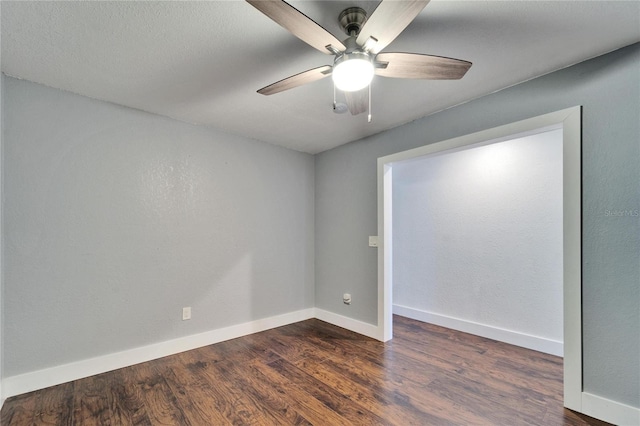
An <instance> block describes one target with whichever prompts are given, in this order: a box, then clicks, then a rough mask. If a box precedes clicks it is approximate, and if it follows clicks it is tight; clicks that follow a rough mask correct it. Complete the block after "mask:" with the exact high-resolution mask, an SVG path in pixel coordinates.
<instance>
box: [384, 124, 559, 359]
mask: <svg viewBox="0 0 640 426" xmlns="http://www.w3.org/2000/svg"><path fill="white" fill-rule="evenodd" d="M393 167H394V170H393V238H394V239H393V241H392V244H393V256H394V258H393V294H392V299H393V313H394V314H399V315H401V316H405V317H408V318H412V319H415V320H419V321H423V322H428V323H431V324H435V325H439V326H442V327H447V328H450V329H454V330H458V331H462V332H466V333H471V334H475V335H478V336H482V337H486V338H490V339H494V340H498V341H502V342H505V343H510V344H513V345H517V346H522V347H525V348H528V349H533V350H536V351H540V352H545V353H549V354H551V355H556V356H560V357H561V356H562V355H563V351H562V129H560V128H558V129H552V130H547V131H544V132H541V133H537V134H533V135H529V136H525V137H520V138H516V139H511V140H508V141H503V142H497V143H491V144H485V143H482V144H480V145H479V146H478V145H472V146H468V147H465V149H463V150H456V151H455V152H450V151H444V152H438V153H434V154H430V155H427V156H423V157H419V158H416V159H411V160H405V161H400V162H397V163H395V164H394V166H393Z"/></svg>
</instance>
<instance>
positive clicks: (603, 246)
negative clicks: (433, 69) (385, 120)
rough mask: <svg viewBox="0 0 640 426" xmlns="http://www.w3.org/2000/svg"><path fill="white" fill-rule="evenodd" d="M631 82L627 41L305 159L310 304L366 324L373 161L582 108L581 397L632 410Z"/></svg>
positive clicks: (634, 67)
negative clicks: (311, 199) (310, 218)
mask: <svg viewBox="0 0 640 426" xmlns="http://www.w3.org/2000/svg"><path fill="white" fill-rule="evenodd" d="M470 72H473V68H472V69H471V71H470ZM639 76H640V44H638V43H636V44H634V45H632V46H629V47H626V48H624V49H620V50H618V51H615V52H612V53H610V54H608V55H604V56H601V57H598V58H595V59H593V60H590V61H587V62H583V63H581V64H578V65H575V66H573V67H570V68H567V69H565V70H561V71H558V72H555V73H552V74H549V75H546V76H543V77H541V78H537V79H535V80H531V81H529V82H525V83H522V84H520V85H517V86H514V87H511V88H508V89H505V90H503V91H500V92H498V93H494V94H491V95H488V96H485V97H483V98H480V99H477V100H475V101H472V102H469V103H467V104H464V105H461V106H458V107H455V108H451V109H448V110H445V111H442V112H440V113H437V114H434V115H432V116H429V117H426V118H424V119H421V120H417V121H414V122H412V123H409V124H407V125H404V126H402V127H399V128H395V129H392V130H390V131H387V132H385V133H382V134H378V135H376V136H373V137H370V138H366V139H363V140H360V141H357V142H354V143H351V144H348V145H344V146H341V147H338V148H335V149H333V150H330V151H326V152H324V153H322V154H318V155H316V157H315V164H316V179H315V185H316V218H315V220H316V240H315V243H316V287H315V290H316V306H317V307H318V308H321V309H325V310H328V311H332V312H335V313H338V314H341V315H345V316H348V317H352V318H355V319H358V320H361V321H365V322H369V323H371V324H375V323H376V321H377V313H376V309H377V301H376V296H377V253H376V252H375V249H371V248H369V247H368V246H367V236H368V235H375V234H376V233H377V193H376V179H377V178H376V160H377V158H378V157H382V156H385V155H389V154H392V153H396V152H400V151H404V150H407V149H410V148H415V147H418V146H423V145H426V144H430V143H434V142H438V141H442V140H446V139H450V138H453V137H457V136H462V135H466V134H469V133H474V132H477V131H480V130H484V129H488V128H492V127H496V126H499V125H503V124H507V123H511V122H514V121H518V120H522V119H526V118H530V117H534V116H537V115H541V114H545V113H548V112H552V111H557V110H560V109H563V108H568V107H572V106H575V105H583V106H584V109H583V160H582V161H583V163H582V167H583V316H584V332H583V344H584V361H583V367H584V390H585V391H586V392H590V393H593V394H596V395H599V396H602V397H605V398H609V399H612V400H614V401H618V402H621V403H624V404H628V405H631V406H633V407H640V357H639V356H638V354H639V353H640V333H639V331H638V330H639V324H640V239H639V238H638V235H639V234H640V218H639V217H637V216H631V215H626V216H625V215H623V216H616V215H615V214H613V213H612V212H621V211H633V210H637V209H639V208H640V190H639V181H640V173H639V168H640V125H639V121H640V120H639V117H640V78H639ZM413 84H438V83H437V82H423V83H416V82H407V91H408V93H409V92H410V87H411V85H413ZM375 102H376V100H375V94H374V105H375ZM374 120H375V116H374ZM347 290H348V291H349V292H350V293H351V295H352V304H351V305H344V304H343V303H342V301H341V295H342V293H344V292H345V291H347Z"/></svg>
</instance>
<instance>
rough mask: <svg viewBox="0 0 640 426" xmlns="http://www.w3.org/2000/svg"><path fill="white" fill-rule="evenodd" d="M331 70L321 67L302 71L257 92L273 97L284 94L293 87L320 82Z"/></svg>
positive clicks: (328, 66) (330, 68)
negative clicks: (275, 94)
mask: <svg viewBox="0 0 640 426" xmlns="http://www.w3.org/2000/svg"><path fill="white" fill-rule="evenodd" d="M332 69H333V67H332V66H331V65H323V66H321V67H318V68H312V69H310V70H306V71H302V72H301V73H298V74H295V75H292V76H291V77H287V78H284V79H282V80H280V81H276V82H275V83H273V84H270V85H268V86H265V87H263V88H262V89H260V90H258V93H260V94H261V95H273V94H274V93H280V92H284V91H285V90H289V89H293V88H294V87H298V86H302V85H303V84H307V83H311V82H313V81H316V80H321V79H323V78H325V77H326V76H328V75H330V74H331V70H332Z"/></svg>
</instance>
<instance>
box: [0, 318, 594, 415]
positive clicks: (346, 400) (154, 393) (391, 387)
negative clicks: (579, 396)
mask: <svg viewBox="0 0 640 426" xmlns="http://www.w3.org/2000/svg"><path fill="white" fill-rule="evenodd" d="M0 415H1V416H0V421H1V423H2V425H6V426H9V425H34V424H36V425H129V424H136V425H226V424H236V425H302V424H304V425H307V424H315V425H348V424H364V425H376V424H384V425H414V424H415V425H450V424H456V425H457V424H460V425H470V424H473V425H509V426H511V425H605V424H606V423H603V422H600V421H598V420H595V419H592V418H589V417H586V416H581V415H578V414H576V413H573V412H571V411H569V410H566V409H564V408H563V407H562V359H561V358H558V357H554V356H551V355H546V354H542V353H539V352H534V351H530V350H527V349H523V348H519V347H515V346H511V345H507V344H505V343H500V342H495V341H492V340H489V339H485V338H482V337H477V336H472V335H469V334H465V333H461V332H457V331H453V330H449V329H445V328H442V327H437V326H434V325H430V324H425V323H421V322H417V321H413V320H410V319H406V318H402V317H395V318H394V339H393V340H392V341H390V342H387V343H380V342H377V341H375V340H372V339H369V338H366V337H363V336H360V335H358V334H355V333H352V332H349V331H347V330H344V329H341V328H338V327H334V326H332V325H329V324H327V323H324V322H322V321H319V320H308V321H303V322H300V323H297V324H292V325H288V326H285V327H280V328H277V329H273V330H269V331H265V332H262V333H257V334H254V335H251V336H246V337H242V338H239V339H234V340H230V341H227V342H223V343H218V344H215V345H211V346H207V347H204V348H200V349H196V350H192V351H189V352H184V353H181V354H178V355H173V356H169V357H166V358H162V359H159V360H155V361H151V362H146V363H143V364H138V365H135V366H132V367H127V368H123V369H120V370H116V371H112V372H108V373H104V374H100V375H97V376H93V377H89V378H87V379H82V380H76V381H74V382H69V383H65V384H62V385H59V386H54V387H51V388H47V389H43V390H40V391H37V392H31V393H28V394H24V395H19V396H16V397H13V398H9V399H8V400H7V401H6V402H5V404H4V407H3V408H2V412H1V413H0Z"/></svg>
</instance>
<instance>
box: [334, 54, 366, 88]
mask: <svg viewBox="0 0 640 426" xmlns="http://www.w3.org/2000/svg"><path fill="white" fill-rule="evenodd" d="M373 73H374V69H373V64H372V63H371V61H370V60H368V59H361V58H352V59H345V60H343V61H341V62H338V63H336V64H335V66H334V67H333V72H332V73H331V77H332V78H333V82H334V84H335V85H336V87H337V88H338V89H339V90H342V91H344V92H355V91H357V90H360V89H364V88H365V87H367V86H368V85H369V83H371V80H372V79H373Z"/></svg>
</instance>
